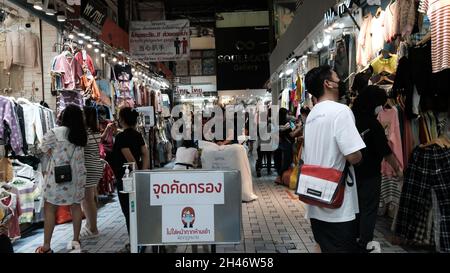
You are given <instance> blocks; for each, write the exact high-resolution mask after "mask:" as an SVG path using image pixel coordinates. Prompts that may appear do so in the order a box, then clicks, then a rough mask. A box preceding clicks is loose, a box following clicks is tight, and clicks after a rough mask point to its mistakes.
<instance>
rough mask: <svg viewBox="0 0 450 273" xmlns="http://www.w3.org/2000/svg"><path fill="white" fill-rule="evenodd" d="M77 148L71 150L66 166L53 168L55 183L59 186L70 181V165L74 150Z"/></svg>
mask: <svg viewBox="0 0 450 273" xmlns="http://www.w3.org/2000/svg"><path fill="white" fill-rule="evenodd" d="M76 149H77V147H75V148H74V149H73V153H72V156H71V157H70V158H69V164H68V165H62V166H55V183H56V184H61V183H67V182H71V181H72V167H71V165H70V163H71V162H72V157H73V154H74V153H75V150H76Z"/></svg>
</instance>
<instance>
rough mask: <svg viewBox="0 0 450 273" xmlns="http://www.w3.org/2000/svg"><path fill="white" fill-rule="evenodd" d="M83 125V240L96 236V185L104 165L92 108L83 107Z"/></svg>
mask: <svg viewBox="0 0 450 273" xmlns="http://www.w3.org/2000/svg"><path fill="white" fill-rule="evenodd" d="M83 111H84V117H85V122H86V123H85V124H86V127H87V135H88V142H87V145H86V147H85V149H84V159H85V162H84V164H85V166H86V190H85V198H84V200H83V202H82V203H81V205H82V207H83V212H84V214H85V215H86V225H85V226H84V227H83V229H82V234H81V235H82V237H83V238H93V237H97V236H98V234H99V233H98V228H97V202H96V194H97V185H98V183H99V181H100V179H101V178H102V177H103V168H104V163H103V160H102V159H101V158H100V148H99V147H100V146H99V145H100V141H101V135H100V133H99V130H98V119H97V110H96V109H95V108H94V107H88V106H86V107H84V108H83Z"/></svg>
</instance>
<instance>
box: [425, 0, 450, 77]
mask: <svg viewBox="0 0 450 273" xmlns="http://www.w3.org/2000/svg"><path fill="white" fill-rule="evenodd" d="M419 12H421V13H425V14H427V15H428V18H429V19H430V22H431V57H432V60H433V73H438V72H441V71H442V70H444V69H450V0H421V1H420V5H419Z"/></svg>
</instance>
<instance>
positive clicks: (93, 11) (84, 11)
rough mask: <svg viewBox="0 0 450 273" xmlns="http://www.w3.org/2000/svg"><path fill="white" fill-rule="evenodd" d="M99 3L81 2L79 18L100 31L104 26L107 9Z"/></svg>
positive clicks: (85, 0) (83, 0) (87, 0)
mask: <svg viewBox="0 0 450 273" xmlns="http://www.w3.org/2000/svg"><path fill="white" fill-rule="evenodd" d="M99 2H100V1H92V0H82V1H81V17H82V18H83V19H85V20H87V21H88V22H89V23H90V24H92V25H93V26H95V27H96V28H98V29H100V30H101V29H102V27H103V25H104V24H105V21H106V18H107V15H108V9H107V8H106V7H105V6H104V5H102V4H101V3H99Z"/></svg>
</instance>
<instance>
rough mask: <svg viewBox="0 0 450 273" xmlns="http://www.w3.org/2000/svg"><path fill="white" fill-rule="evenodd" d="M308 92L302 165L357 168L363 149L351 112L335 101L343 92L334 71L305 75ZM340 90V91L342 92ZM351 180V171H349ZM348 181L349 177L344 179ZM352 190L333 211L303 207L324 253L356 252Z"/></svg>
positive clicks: (355, 209)
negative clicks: (312, 100) (309, 104)
mask: <svg viewBox="0 0 450 273" xmlns="http://www.w3.org/2000/svg"><path fill="white" fill-rule="evenodd" d="M305 84H306V88H307V90H308V92H309V93H310V94H311V95H313V96H314V97H315V98H316V99H317V104H316V105H315V106H314V108H313V109H312V110H311V112H310V114H309V115H308V118H307V120H306V125H305V133H304V150H303V154H302V158H303V160H304V163H305V164H308V165H316V166H321V167H324V168H333V169H338V170H341V171H342V170H344V167H345V165H346V161H348V162H349V163H351V164H352V165H355V164H358V163H359V162H360V161H361V159H362V155H361V152H360V150H361V149H363V148H364V147H365V145H364V142H363V140H362V139H361V137H360V135H359V133H358V130H357V129H356V126H355V119H354V116H353V113H352V111H351V110H350V108H349V107H348V106H346V105H343V104H340V103H338V102H337V101H338V100H339V98H340V97H341V96H342V95H343V93H344V92H345V85H343V84H342V83H341V81H340V79H339V77H338V75H337V74H336V72H335V71H333V70H332V69H331V67H330V66H328V65H324V66H320V67H317V68H314V69H312V70H311V71H309V72H308V73H307V75H306V77H305ZM343 86H344V88H343ZM350 173H351V177H354V175H353V173H354V170H353V167H350ZM347 179H348V180H349V179H350V178H349V177H348V178H347ZM357 213H358V193H357V189H356V186H355V185H354V186H352V187H349V186H347V187H346V188H345V195H344V200H343V204H342V206H341V207H340V208H337V209H327V208H322V207H319V206H312V205H306V218H308V219H310V221H311V228H312V231H313V234H314V239H315V240H316V242H317V243H318V244H319V246H320V249H321V251H322V252H324V253H335V252H344V253H345V252H347V253H348V252H358V246H357V242H356V236H357V235H356V228H357V226H356V220H355V219H356V214H357Z"/></svg>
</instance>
